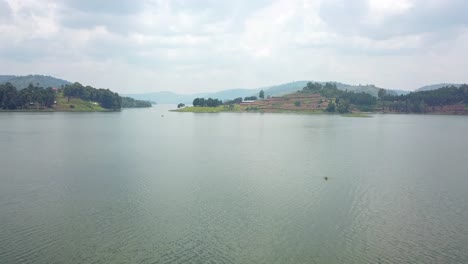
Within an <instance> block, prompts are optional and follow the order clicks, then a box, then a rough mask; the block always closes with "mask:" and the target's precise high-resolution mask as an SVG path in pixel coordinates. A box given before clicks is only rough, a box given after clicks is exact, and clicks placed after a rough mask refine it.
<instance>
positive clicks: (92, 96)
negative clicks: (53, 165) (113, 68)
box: [0, 83, 152, 112]
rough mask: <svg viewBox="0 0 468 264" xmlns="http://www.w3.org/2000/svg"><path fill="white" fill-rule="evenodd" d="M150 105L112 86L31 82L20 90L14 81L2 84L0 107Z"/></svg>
mask: <svg viewBox="0 0 468 264" xmlns="http://www.w3.org/2000/svg"><path fill="white" fill-rule="evenodd" d="M151 105H152V104H151V103H150V102H146V101H141V100H135V99H133V98H129V97H121V96H119V94H118V93H115V92H112V91H111V90H109V89H96V88H93V87H91V86H83V85H81V84H80V83H73V84H69V85H63V86H61V87H48V88H44V87H39V86H35V85H33V84H30V85H29V86H28V87H27V88H24V89H21V90H18V89H17V88H16V87H14V86H13V85H12V84H11V83H6V84H0V110H4V111H71V112H94V111H119V110H121V109H122V108H136V107H151Z"/></svg>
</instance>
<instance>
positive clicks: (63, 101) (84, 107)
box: [54, 93, 109, 112]
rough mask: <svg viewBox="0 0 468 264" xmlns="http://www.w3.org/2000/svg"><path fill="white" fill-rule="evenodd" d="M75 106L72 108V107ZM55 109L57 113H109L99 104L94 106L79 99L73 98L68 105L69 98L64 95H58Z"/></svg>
mask: <svg viewBox="0 0 468 264" xmlns="http://www.w3.org/2000/svg"><path fill="white" fill-rule="evenodd" d="M72 105H73V106H74V108H72V107H71V106H72ZM54 109H55V110H56V111H68V112H104V111H109V110H107V109H104V108H102V107H101V106H100V105H99V104H94V103H93V102H90V101H83V100H81V99H78V98H71V99H70V103H68V99H67V97H64V96H63V94H62V93H58V94H57V104H56V105H55V107H54Z"/></svg>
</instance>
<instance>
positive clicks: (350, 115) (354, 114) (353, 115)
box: [341, 113, 372, 118]
mask: <svg viewBox="0 0 468 264" xmlns="http://www.w3.org/2000/svg"><path fill="white" fill-rule="evenodd" d="M341 116H344V117H360V118H369V117H372V116H371V115H369V114H365V113H348V114H343V115H341Z"/></svg>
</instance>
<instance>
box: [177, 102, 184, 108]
mask: <svg viewBox="0 0 468 264" xmlns="http://www.w3.org/2000/svg"><path fill="white" fill-rule="evenodd" d="M183 107H185V104H183V103H180V104H178V105H177V109H179V108H183Z"/></svg>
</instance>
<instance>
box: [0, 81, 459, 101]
mask: <svg viewBox="0 0 468 264" xmlns="http://www.w3.org/2000/svg"><path fill="white" fill-rule="evenodd" d="M7 82H10V83H11V84H12V85H13V86H15V87H16V88H17V89H19V90H20V89H24V88H26V87H28V85H29V84H33V85H37V86H41V87H60V86H62V85H67V84H71V82H69V81H66V80H62V79H58V78H54V77H52V76H44V75H26V76H15V75H0V84H3V83H7ZM308 82H309V81H295V82H290V83H285V84H281V85H274V86H266V87H260V88H253V89H229V90H223V91H219V92H206V93H194V94H177V93H173V92H169V91H165V92H154V93H142V94H125V95H124V96H128V97H131V98H134V99H138V100H145V101H153V102H157V103H159V104H177V103H185V104H191V103H192V101H193V99H195V98H197V97H205V98H208V97H211V98H216V99H220V100H232V99H234V98H238V97H242V98H244V97H246V96H252V95H258V93H259V92H260V91H261V90H263V91H264V92H265V97H267V96H281V95H285V94H290V93H294V92H296V91H299V90H302V88H303V87H305V86H306V85H307V83H308ZM312 82H313V81H312ZM320 83H322V84H324V83H326V82H320ZM332 83H335V84H336V86H337V87H338V89H340V90H343V91H346V90H348V91H354V92H357V93H359V92H365V93H369V94H371V95H373V96H377V93H378V91H379V89H381V88H379V87H377V86H374V85H349V84H344V83H340V82H332ZM449 85H455V86H457V87H458V86H460V85H461V84H451V83H441V84H434V85H428V86H424V87H421V88H419V89H416V90H415V91H427V90H435V89H439V88H442V87H445V86H449ZM386 90H387V93H393V94H397V95H400V94H403V95H405V94H408V93H410V91H404V90H392V89H386Z"/></svg>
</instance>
